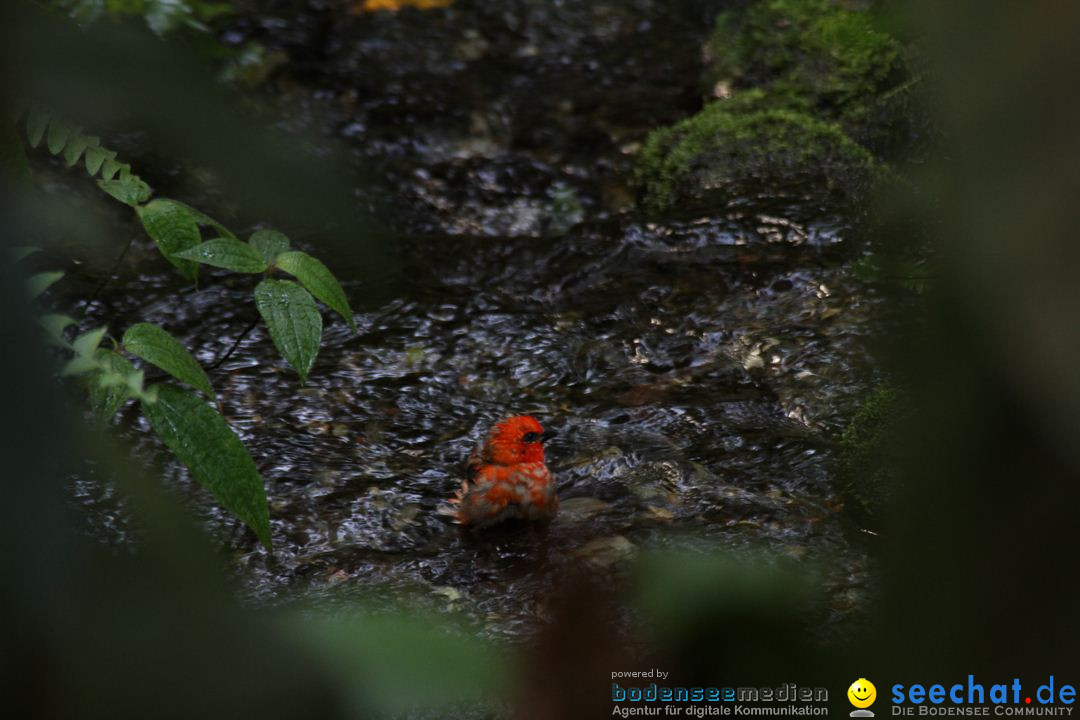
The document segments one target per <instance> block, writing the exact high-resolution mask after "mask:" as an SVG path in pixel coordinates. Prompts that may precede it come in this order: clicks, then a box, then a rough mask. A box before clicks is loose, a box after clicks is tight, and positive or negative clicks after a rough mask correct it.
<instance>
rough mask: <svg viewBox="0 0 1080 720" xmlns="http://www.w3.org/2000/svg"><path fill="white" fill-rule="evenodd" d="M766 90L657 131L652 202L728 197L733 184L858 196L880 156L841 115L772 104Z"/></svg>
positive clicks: (651, 158)
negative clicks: (818, 115)
mask: <svg viewBox="0 0 1080 720" xmlns="http://www.w3.org/2000/svg"><path fill="white" fill-rule="evenodd" d="M770 99H771V97H770V96H769V95H767V94H766V93H764V92H762V91H749V92H746V93H740V94H739V95H738V96H736V98H733V99H732V100H729V101H721V102H717V103H713V104H712V105H709V106H708V107H706V108H705V109H704V110H702V111H701V112H700V113H698V114H697V115H694V116H692V117H690V118H687V119H686V120H683V121H682V122H680V123H677V124H676V125H673V126H671V127H667V128H662V129H660V130H657V131H655V132H653V133H652V134H651V135H650V136H649V138H648V140H647V141H646V143H645V146H644V147H643V149H642V152H641V156H640V158H639V165H638V181H639V184H640V185H641V187H642V190H643V193H644V197H643V201H644V204H645V206H646V207H647V208H649V209H652V210H656V211H663V210H666V209H668V208H670V207H671V206H673V205H674V204H676V203H682V202H685V201H688V200H701V199H706V198H707V199H709V200H717V201H720V202H722V201H723V200H724V199H725V197H726V196H727V195H728V194H729V193H730V191H731V190H732V189H738V191H739V192H740V193H745V191H746V190H747V189H748V188H750V187H752V186H755V185H765V186H767V187H768V189H769V190H771V191H773V192H779V193H783V192H784V191H785V190H786V189H791V190H793V191H795V192H798V193H800V194H806V193H810V194H811V195H819V196H822V195H824V196H831V197H834V196H840V197H845V196H846V197H852V198H853V197H855V196H861V194H862V190H864V189H865V188H867V187H869V186H870V185H872V181H873V180H874V179H875V178H876V177H877V176H878V175H879V168H878V165H877V163H876V161H875V160H874V158H873V157H872V156H871V155H870V153H868V152H867V151H866V150H865V149H863V148H862V147H860V146H859V145H858V144H857V143H855V142H853V141H852V140H851V139H850V138H848V137H847V135H845V134H844V131H843V130H842V129H841V128H840V127H839V126H838V125H837V124H835V123H830V122H823V121H821V120H817V119H815V118H813V117H811V116H809V115H807V114H805V113H803V112H799V111H797V110H791V109H786V108H782V107H770Z"/></svg>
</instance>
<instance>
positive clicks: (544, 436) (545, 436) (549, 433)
mask: <svg viewBox="0 0 1080 720" xmlns="http://www.w3.org/2000/svg"><path fill="white" fill-rule="evenodd" d="M558 434H559V433H557V432H555V431H554V430H545V431H544V432H542V433H540V442H547V441H548V440H550V439H551V438H553V437H555V436H556V435H558Z"/></svg>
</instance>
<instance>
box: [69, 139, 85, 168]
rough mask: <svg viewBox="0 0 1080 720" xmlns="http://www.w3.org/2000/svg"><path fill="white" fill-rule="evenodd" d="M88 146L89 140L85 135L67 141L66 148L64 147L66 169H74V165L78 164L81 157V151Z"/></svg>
mask: <svg viewBox="0 0 1080 720" xmlns="http://www.w3.org/2000/svg"><path fill="white" fill-rule="evenodd" d="M89 145H90V138H88V137H86V136H85V135H81V134H78V135H75V136H74V137H73V138H71V139H70V140H68V143H67V146H65V147H64V162H65V163H66V164H67V166H68V167H74V165H75V163H77V162H79V158H80V157H82V154H83V150H86V148H87V147H88V146H89Z"/></svg>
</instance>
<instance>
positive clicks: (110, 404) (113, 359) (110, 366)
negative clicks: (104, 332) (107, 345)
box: [87, 348, 135, 425]
mask: <svg viewBox="0 0 1080 720" xmlns="http://www.w3.org/2000/svg"><path fill="white" fill-rule="evenodd" d="M94 358H95V359H96V360H97V365H98V367H99V368H102V369H100V370H98V371H97V372H95V373H94V374H92V375H91V376H90V377H89V378H88V385H87V391H88V392H89V394H90V408H91V409H92V410H93V411H94V417H95V418H97V421H98V423H99V424H101V425H104V424H105V423H107V422H108V421H109V420H110V419H112V417H113V415H116V413H117V411H118V410H120V408H121V407H122V406H123V405H124V403H125V402H127V400H128V398H130V397H131V393H130V392H129V391H128V386H127V380H126V379H127V378H128V377H129V376H131V375H133V374H134V373H135V366H134V365H132V364H131V361H129V360H128V359H127V358H126V357H124V356H123V355H120V354H119V353H115V352H110V351H108V350H105V349H103V348H98V349H97V350H96V351H95V352H94Z"/></svg>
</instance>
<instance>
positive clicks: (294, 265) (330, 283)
mask: <svg viewBox="0 0 1080 720" xmlns="http://www.w3.org/2000/svg"><path fill="white" fill-rule="evenodd" d="M275 264H276V265H277V266H278V267H279V268H281V269H282V270H284V271H285V272H287V273H289V274H290V275H295V276H296V279H297V280H299V281H300V283H301V284H302V285H303V286H304V287H306V288H307V289H308V291H309V292H310V293H311V294H312V295H314V296H315V297H317V298H319V299H320V300H322V301H323V302H324V303H326V304H327V305H329V306H330V307H331V308H332V309H333V310H334V311H335V312H337V313H338V314H339V315H341V317H343V318H345V322H347V323H349V327H351V328H352V329H353V330H354V331H355V330H356V324H355V322H354V321H353V314H352V309H351V308H350V307H349V299H348V298H347V297H345V291H344V290H343V289H342V288H341V284H340V283H338V281H337V278H335V277H334V275H333V274H332V273H331V272H330V270H329V269H328V268H327V267H326V266H325V265H323V264H322V262H321V261H320V260H318V259H316V258H313V257H312V256H310V255H308V254H307V253H305V252H299V251H293V252H287V253H282V254H281V255H279V256H278V258H277V262H276V263H275Z"/></svg>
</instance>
